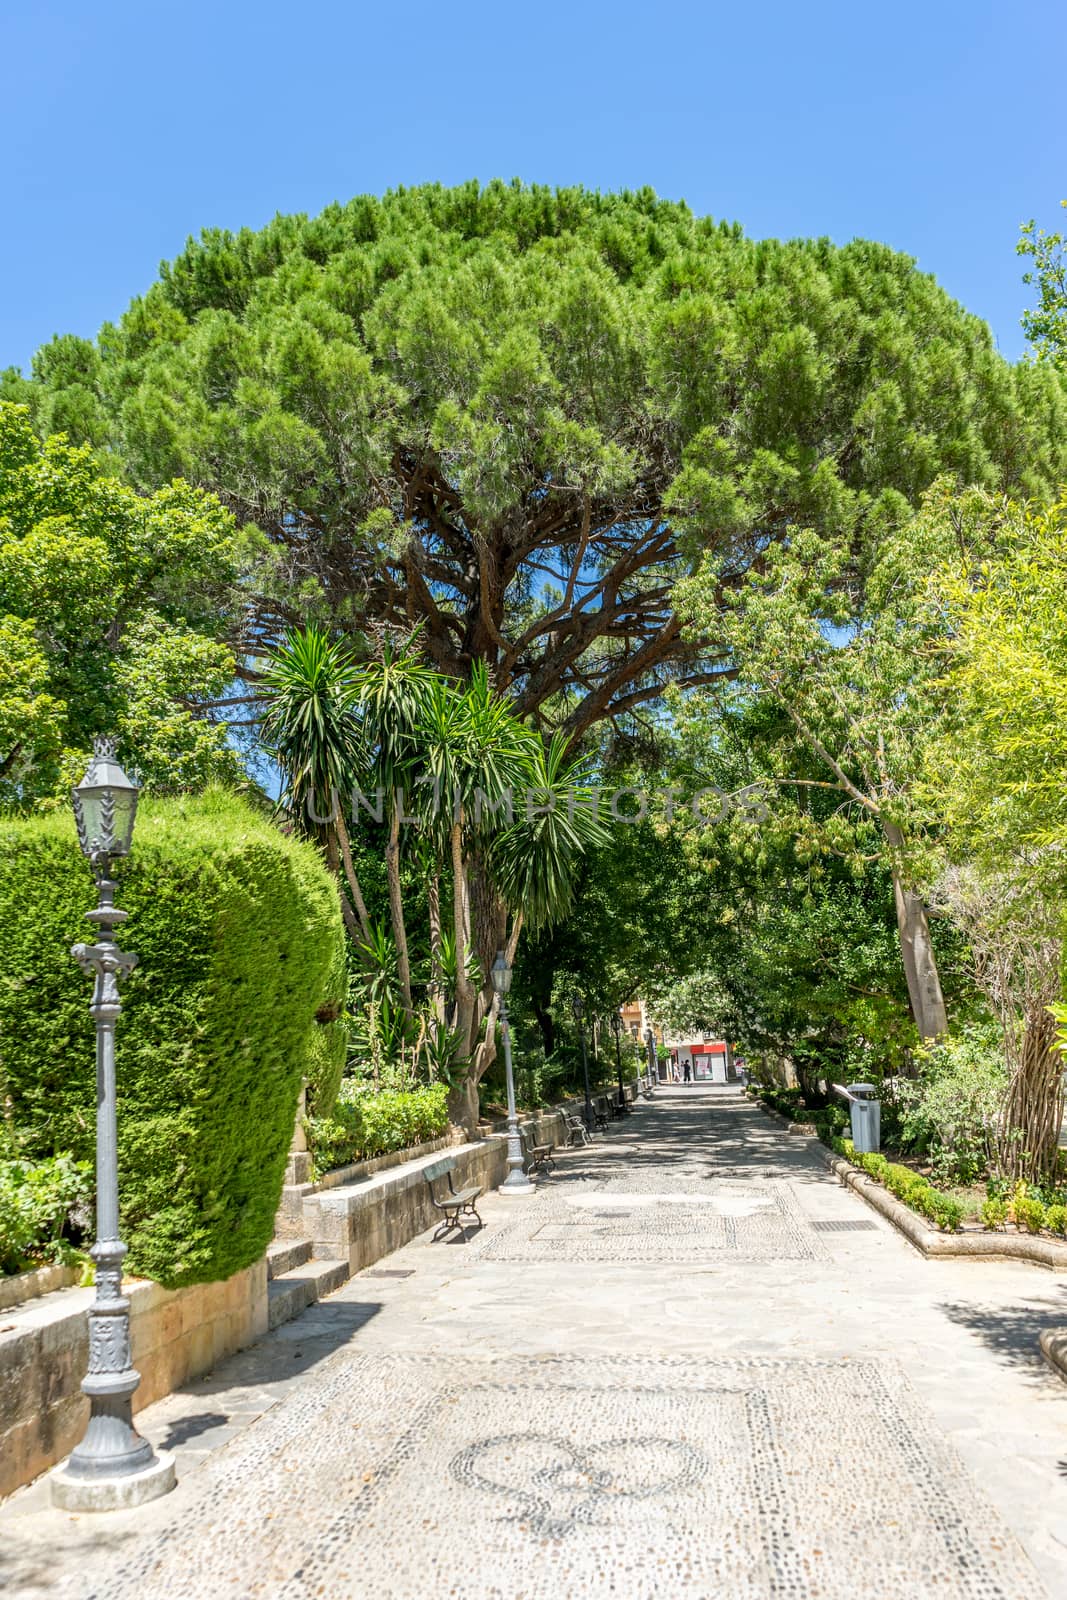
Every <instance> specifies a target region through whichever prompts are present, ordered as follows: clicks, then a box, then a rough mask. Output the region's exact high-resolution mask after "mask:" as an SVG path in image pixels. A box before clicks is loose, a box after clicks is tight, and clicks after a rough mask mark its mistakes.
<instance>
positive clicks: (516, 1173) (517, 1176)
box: [497, 1167, 537, 1194]
mask: <svg viewBox="0 0 1067 1600" xmlns="http://www.w3.org/2000/svg"><path fill="white" fill-rule="evenodd" d="M536 1193H537V1185H536V1184H534V1183H531V1182H530V1180H529V1178H528V1177H527V1176H526V1174H525V1173H524V1172H523V1171H522V1169H521V1168H519V1169H518V1170H516V1169H515V1168H514V1167H513V1168H512V1170H511V1171H510V1172H509V1173H508V1175H507V1177H506V1178H505V1179H504V1181H503V1183H502V1184H501V1185H500V1188H499V1189H498V1190H497V1194H536Z"/></svg>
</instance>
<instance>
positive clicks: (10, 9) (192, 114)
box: [0, 0, 1067, 367]
mask: <svg viewBox="0 0 1067 1600" xmlns="http://www.w3.org/2000/svg"><path fill="white" fill-rule="evenodd" d="M1065 45H1067V10H1065V8H1064V6H1063V4H1062V0H1061V3H1058V4H1055V3H1044V0H1014V3H1013V4H1010V5H1009V4H1008V3H1007V0H999V3H996V4H990V3H982V0H970V3H968V4H963V3H957V0H926V3H925V4H916V3H913V0H892V3H889V0H882V3H880V4H872V3H863V0H851V3H849V4H843V3H840V0H830V3H820V0H809V3H808V4H804V5H801V4H799V3H798V0H792V3H790V4H785V3H778V0H776V3H770V4H762V5H760V4H752V3H750V4H748V5H747V6H746V5H738V4H732V5H729V6H727V5H722V4H720V3H718V0H703V3H699V0H660V3H659V4H658V5H642V6H636V5H632V4H629V3H628V0H615V3H612V4H606V3H602V0H569V3H561V0H536V3H534V4H526V5H521V4H514V3H511V4H509V3H508V0H493V3H492V4H489V3H484V0H453V3H452V5H451V6H448V7H444V6H441V5H431V4H426V3H423V0H406V3H404V4H392V5H383V4H380V3H379V4H376V5H373V6H370V5H367V4H365V3H364V0H345V3H340V4H338V3H334V0H312V3H309V4H305V5H303V6H300V5H292V4H286V5H280V4H277V3H275V0H257V3H256V4H251V3H247V0H231V3H227V0H215V3H214V4H207V3H204V0H184V3H183V4H181V5H179V6H165V7H164V6H154V5H151V4H146V3H145V0H137V3H133V0H127V3H112V0H95V3H94V4H92V5H86V4H84V0H78V3H76V4H75V3H73V0H33V3H32V4H28V3H26V0H0V61H3V63H4V92H3V104H4V111H5V116H4V156H3V162H2V171H0V194H2V197H3V210H2V217H3V233H4V248H3V250H2V251H0V366H6V365H9V364H15V365H20V366H23V367H26V366H28V363H29V359H30V357H31V355H32V353H33V351H34V350H35V349H36V347H37V346H38V345H39V344H40V343H42V342H43V341H44V340H46V339H47V338H49V337H50V336H51V335H52V334H53V333H54V332H74V333H80V334H85V335H92V334H94V333H95V332H96V330H97V329H98V328H99V326H100V324H101V323H102V322H103V321H105V320H107V319H109V318H114V317H116V316H118V315H119V313H121V311H122V310H123V308H124V307H125V306H126V304H127V303H128V301H129V300H130V298H131V297H132V296H133V295H134V294H137V293H138V292H140V291H142V290H143V289H145V288H147V286H148V284H149V283H150V282H151V281H152V280H153V278H154V277H155V275H156V272H157V269H158V264H159V262H160V260H161V259H163V258H165V257H166V258H169V257H171V256H173V255H174V254H175V253H176V252H177V251H178V250H180V249H181V247H182V245H183V243H184V241H185V239H186V237H187V236H188V235H189V234H191V233H196V232H199V230H200V229H201V228H202V227H206V226H216V227H229V228H239V227H241V226H243V225H247V226H251V227H258V226H260V225H262V224H263V223H264V222H266V221H267V220H268V218H269V217H270V216H272V215H273V213H274V212H275V211H307V212H315V211H318V210H319V209H321V207H322V206H323V205H325V204H326V203H327V202H328V201H330V200H334V199H347V198H348V197H350V196H351V195H353V194H358V193H362V192H371V193H380V192H381V191H382V190H384V189H386V188H389V187H391V186H393V185H396V184H400V183H417V182H421V181H425V180H430V179H438V180H440V181H442V182H445V183H456V182H460V181H462V180H464V179H467V178H470V177H478V178H481V179H488V178H491V177H494V176H499V177H503V178H512V177H515V176H518V177H521V178H523V179H526V180H527V181H538V182H545V183H552V184H557V183H561V184H567V183H578V182H581V183H585V184H588V185H590V186H592V187H599V188H603V189H612V188H621V187H636V186H639V185H641V184H645V183H647V184H650V185H651V186H652V187H653V188H655V189H656V190H657V191H658V192H659V193H660V194H662V195H665V196H668V197H671V198H684V199H686V200H687V201H688V202H689V203H690V205H691V206H692V207H693V209H694V210H696V211H698V212H701V213H710V214H711V215H713V216H716V217H726V218H729V219H731V220H736V221H740V222H741V223H742V224H743V225H744V227H745V229H746V230H747V231H748V232H749V233H750V234H752V235H754V236H756V237H761V236H765V235H771V234H774V235H779V236H792V235H797V234H827V235H829V236H830V237H831V238H833V239H836V240H839V241H843V240H846V239H849V238H852V237H854V236H856V235H865V236H868V237H875V238H880V239H884V240H886V241H887V242H888V243H890V244H892V245H894V246H895V247H897V248H899V249H901V250H906V251H907V252H908V253H909V254H911V255H914V256H916V257H917V258H918V260H919V263H920V265H921V266H922V267H923V268H924V269H926V270H929V271H932V272H934V273H936V275H937V277H938V278H939V279H940V280H941V282H942V283H943V284H944V285H945V286H946V288H947V289H948V290H949V291H950V292H951V293H952V294H954V295H955V296H956V297H957V298H958V299H960V300H962V301H963V302H964V304H965V305H967V306H968V308H969V309H970V310H972V311H974V312H976V313H978V314H979V315H981V316H983V317H985V318H986V319H987V320H988V321H989V322H990V323H991V324H992V327H993V330H994V333H995V335H996V337H997V340H998V343H999V344H1000V347H1001V349H1002V350H1003V351H1004V352H1005V354H1007V355H1009V356H1011V357H1015V356H1018V355H1019V354H1021V352H1022V350H1023V338H1022V333H1021V331H1020V328H1019V317H1020V315H1021V312H1022V310H1023V308H1024V306H1025V305H1026V303H1027V290H1026V289H1025V287H1024V286H1023V284H1022V282H1021V273H1022V270H1023V263H1022V262H1021V261H1020V260H1019V259H1018V258H1017V257H1016V255H1015V253H1014V245H1015V240H1016V238H1017V235H1018V226H1019V223H1020V222H1021V221H1023V220H1025V219H1026V218H1028V217H1031V216H1036V217H1037V218H1038V220H1039V222H1041V223H1042V224H1043V225H1044V226H1046V227H1056V226H1058V225H1059V222H1060V218H1061V213H1060V211H1059V206H1058V202H1059V201H1060V199H1061V198H1065V197H1067V131H1065V129H1067V121H1065V119H1064V117H1063V99H1062V95H1063V83H1062V63H1063V59H1064V47H1065Z"/></svg>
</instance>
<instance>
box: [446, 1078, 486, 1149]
mask: <svg viewBox="0 0 1067 1600" xmlns="http://www.w3.org/2000/svg"><path fill="white" fill-rule="evenodd" d="M479 1115H480V1111H479V1105H478V1085H477V1084H476V1083H474V1082H473V1080H472V1079H470V1078H464V1080H463V1082H462V1083H458V1084H456V1085H455V1087H454V1088H452V1089H450V1090H449V1092H448V1120H449V1121H450V1122H454V1123H455V1124H456V1126H457V1127H459V1128H462V1129H463V1131H464V1133H466V1134H467V1136H468V1137H469V1138H474V1137H475V1135H476V1134H477V1132H478V1119H479Z"/></svg>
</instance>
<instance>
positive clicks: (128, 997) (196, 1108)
mask: <svg viewBox="0 0 1067 1600" xmlns="http://www.w3.org/2000/svg"><path fill="white" fill-rule="evenodd" d="M0 852H2V855H3V859H4V863H5V872H4V876H3V880H2V883H0V917H2V921H3V925H4V929H5V933H6V948H5V961H4V973H3V977H2V978H0V1100H6V1101H7V1102H8V1115H9V1117H10V1118H11V1120H12V1122H13V1125H14V1127H15V1130H16V1133H17V1136H18V1139H19V1148H20V1151H21V1152H23V1153H25V1154H26V1155H28V1156H30V1157H36V1158H39V1157H43V1156H49V1155H52V1154H53V1153H55V1152H56V1151H63V1150H69V1151H71V1152H72V1153H73V1155H74V1156H75V1157H76V1158H78V1159H85V1160H88V1159H91V1158H92V1157H93V1154H94V1122H95V1114H94V1106H95V1069H94V1053H93V1025H92V1020H91V1018H90V1016H89V997H90V986H89V981H88V979H87V978H86V977H85V975H84V974H83V973H82V972H81V971H80V970H79V969H78V967H77V966H76V964H75V963H74V961H72V960H71V958H70V954H69V951H70V946H71V944H72V943H73V942H74V941H75V940H76V939H91V937H92V934H91V932H90V929H89V925H88V924H87V923H86V922H85V920H84V918H85V912H86V911H87V910H88V909H89V908H90V907H91V906H92V905H93V904H94V892H93V887H92V883H91V880H90V876H89V871H88V868H87V866H86V864H85V862H84V860H83V859H82V857H81V855H80V853H79V851H78V847H77V843H76V840H75V837H74V828H73V824H72V823H71V822H69V821H68V820H67V818H66V817H65V816H52V817H34V818H31V819H21V820H5V821H4V822H2V823H0ZM117 899H118V903H119V904H120V905H121V906H122V907H123V909H124V910H126V911H127V912H128V913H129V919H130V920H129V922H128V924H127V925H126V927H125V928H124V929H122V930H121V932H120V938H121V941H122V944H123V946H124V947H125V948H128V949H130V950H133V951H135V952H136V953H137V956H138V966H137V968H136V970H135V971H134V972H133V974H132V975H131V976H130V978H129V979H128V980H127V981H126V982H125V983H124V984H123V1002H124V1008H123V1014H122V1017H121V1018H120V1020H119V1024H118V1045H117V1061H118V1067H117V1076H118V1111H119V1185H120V1204H121V1212H122V1228H123V1236H124V1238H125V1240H126V1242H127V1244H128V1246H129V1257H128V1260H127V1265H128V1268H129V1270H130V1271H132V1272H135V1273H141V1274H144V1275H146V1276H148V1277H151V1278H155V1279H157V1280H158V1281H159V1282H161V1283H163V1284H166V1285H167V1286H168V1287H176V1286H178V1285H181V1284H187V1283H201V1282H208V1281H211V1280H213V1279H218V1278H225V1277H228V1276H229V1275H230V1274H231V1273H233V1272H236V1271H238V1270H239V1269H240V1268H242V1267H245V1266H248V1265H250V1263H252V1262H253V1261H255V1260H256V1259H257V1258H258V1257H259V1256H260V1255H261V1254H262V1252H263V1250H264V1249H265V1247H266V1245H267V1244H268V1243H269V1241H270V1238H271V1235H272V1231H273V1222H274V1213H275V1209H276V1207H277V1203H278V1198H279V1195H280V1192H281V1184H282V1179H283V1176H284V1171H285V1161H286V1153H287V1150H288V1147H289V1143H290V1138H291V1135H292V1128H293V1119H294V1116H295V1112H296V1101H297V1096H298V1093H299V1089H300V1082H301V1079H302V1078H303V1076H304V1075H305V1072H306V1071H307V1069H308V1047H309V1040H310V1038H311V1036H312V1034H313V1030H314V1029H315V1027H316V1023H315V1020H314V1019H315V1014H316V1012H317V1011H318V1010H319V1008H320V1006H321V1005H322V1004H323V1002H324V1001H325V1000H326V999H327V998H328V988H329V974H330V972H331V970H332V968H333V966H334V963H335V960H336V954H337V946H338V942H339V941H340V940H341V939H342V938H343V929H342V925H341V919H340V912H339V909H338V902H337V894H336V889H335V887H334V885H333V883H332V881H331V879H330V877H329V875H328V873H327V872H326V870H325V869H324V867H323V866H322V865H321V863H320V861H319V859H318V857H317V855H316V853H315V852H314V850H313V849H312V848H311V847H310V846H307V845H302V844H299V843H297V842H296V841H294V840H291V839H287V838H285V837H284V836H283V835H281V834H280V833H279V832H278V831H277V829H275V828H274V827H273V826H272V825H271V823H270V822H269V820H268V819H267V818H265V817H264V816H262V815H260V814H258V813H256V812H254V811H252V810H251V809H250V808H249V807H248V806H247V805H245V804H243V803H242V802H241V801H239V800H238V799H236V798H235V797H234V796H232V795H228V794H224V793H222V792H220V791H215V792H209V793H208V794H207V795H205V796H202V797H200V798H199V799H192V798H184V799H177V800H168V801H156V802H150V801H146V802H144V803H143V804H142V807H141V812H140V813H139V815H138V822H137V832H136V835H135V838H134V850H133V855H132V856H131V857H130V858H129V859H128V861H126V862H124V863H122V865H121V882H120V886H119V893H118V896H117Z"/></svg>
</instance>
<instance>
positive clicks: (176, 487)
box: [0, 404, 248, 803]
mask: <svg viewBox="0 0 1067 1600" xmlns="http://www.w3.org/2000/svg"><path fill="white" fill-rule="evenodd" d="M247 543H248V541H247V539H246V538H245V536H243V535H240V534H238V532H237V531H236V529H235V527H234V524H233V519H232V517H231V516H230V514H229V513H228V512H227V511H225V510H224V509H223V507H222V506H221V505H220V504H219V502H218V501H217V500H215V499H214V498H213V497H212V496H211V495H209V494H206V493H205V492H204V491H202V490H198V489H193V488H190V487H189V486H188V485H187V484H183V483H174V484H170V485H168V486H167V487H166V488H163V489H160V490H158V491H157V492H156V493H154V494H152V495H139V494H137V493H135V491H134V490H132V489H131V488H129V487H128V486H127V485H125V484H122V483H119V482H118V481H117V480H116V479H114V478H108V477H106V476H104V475H103V474H102V473H101V471H100V470H99V468H98V466H97V464H96V463H95V461H94V458H93V454H92V452H91V450H90V449H89V448H88V447H79V448H74V447H72V446H70V445H68V444H67V443H66V441H65V440H64V439H62V438H50V439H48V440H47V441H46V442H45V443H44V444H43V445H42V444H41V443H40V442H39V440H38V439H37V437H36V435H35V434H34V432H33V429H32V427H31V425H30V419H29V415H28V413H27V410H26V408H25V407H19V406H13V405H9V404H0V794H2V796H3V798H5V799H6V800H8V801H9V802H15V803H18V802H23V803H25V802H27V801H32V800H35V799H39V798H41V797H43V796H48V795H49V794H51V793H52V792H53V791H54V790H55V788H56V785H57V784H58V782H59V780H60V778H61V776H62V775H64V773H65V774H66V775H67V776H69V774H70V772H71V771H73V770H74V769H75V768H76V767H77V766H79V765H83V764H84V759H85V754H86V752H87V751H88V750H89V749H90V748H91V745H92V740H93V737H94V735H96V734H99V733H104V732H112V733H117V734H118V736H119V738H120V740H121V741H122V744H123V747H124V748H125V750H126V751H127V752H128V754H129V757H130V759H131V760H132V761H134V762H135V763H136V764H137V765H138V767H139V768H140V770H141V773H142V775H143V777H144V779H145V781H146V782H147V783H149V784H150V785H151V786H152V787H153V788H155V789H156V790H158V791H167V790H183V789H190V788H198V787H201V786H202V785H203V784H204V783H205V782H207V781H208V780H209V779H212V778H220V779H226V780H230V781H234V780H236V779H237V778H238V777H240V775H241V772H240V766H239V764H238V761H237V758H236V755H235V754H234V752H233V750H232V748H231V746H230V744H229V743H228V739H227V729H226V726H225V724H224V723H222V722H219V721H215V720H213V719H212V718H211V717H210V716H208V715H206V714H205V709H204V707H205V702H206V701H210V700H214V699H217V698H218V697H220V696H222V695H223V692H224V690H225V689H226V687H227V685H228V684H229V683H230V682H231V681H232V679H233V677H234V674H235V671H236V662H235V659H234V656H233V653H232V651H231V650H230V648H229V647H228V646H227V645H225V644H223V643H220V642H219V639H218V633H219V632H220V631H224V630H225V628H226V625H227V617H226V608H227V607H228V606H229V605H230V603H231V596H232V593H233V590H234V586H235V583H236V580H237V577H238V575H239V573H240V571H241V566H242V559H243V552H244V550H245V548H246V546H247Z"/></svg>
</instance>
